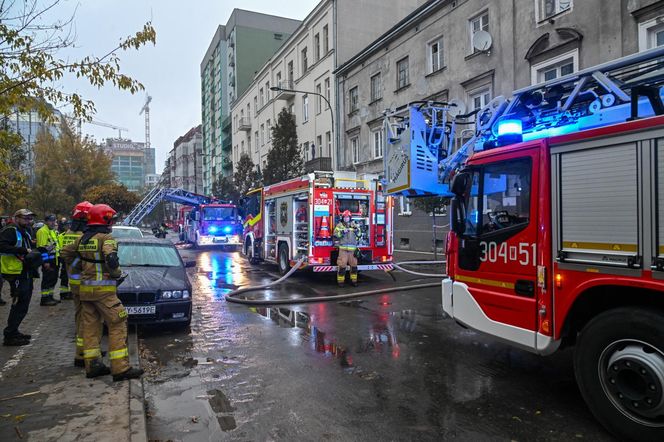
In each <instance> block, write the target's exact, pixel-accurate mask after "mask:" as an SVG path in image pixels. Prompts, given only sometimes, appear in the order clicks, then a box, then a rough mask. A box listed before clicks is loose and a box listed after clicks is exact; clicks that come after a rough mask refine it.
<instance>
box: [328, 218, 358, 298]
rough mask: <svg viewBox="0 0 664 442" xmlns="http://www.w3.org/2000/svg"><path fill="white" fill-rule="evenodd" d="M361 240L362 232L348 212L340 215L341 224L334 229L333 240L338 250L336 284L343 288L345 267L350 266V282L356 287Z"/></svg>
mask: <svg viewBox="0 0 664 442" xmlns="http://www.w3.org/2000/svg"><path fill="white" fill-rule="evenodd" d="M361 238H362V231H361V230H360V228H359V227H358V226H357V224H355V223H354V222H353V218H352V215H351V213H350V211H349V210H345V211H344V212H343V213H342V214H341V222H340V223H337V225H336V226H335V228H334V239H335V240H336V242H337V246H338V248H339V258H338V259H337V266H338V269H337V283H338V284H339V287H343V286H344V285H345V282H346V266H350V282H351V284H353V286H357V257H356V256H355V253H356V251H357V250H358V248H357V247H358V244H359V242H360V239H361Z"/></svg>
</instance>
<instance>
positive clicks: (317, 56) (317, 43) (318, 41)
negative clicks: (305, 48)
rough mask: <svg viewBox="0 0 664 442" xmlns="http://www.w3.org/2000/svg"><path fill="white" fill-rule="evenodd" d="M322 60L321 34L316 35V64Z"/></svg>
mask: <svg viewBox="0 0 664 442" xmlns="http://www.w3.org/2000/svg"><path fill="white" fill-rule="evenodd" d="M318 60H320V34H316V35H314V63H316V62H318Z"/></svg>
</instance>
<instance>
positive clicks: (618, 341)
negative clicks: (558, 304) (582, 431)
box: [574, 307, 664, 440]
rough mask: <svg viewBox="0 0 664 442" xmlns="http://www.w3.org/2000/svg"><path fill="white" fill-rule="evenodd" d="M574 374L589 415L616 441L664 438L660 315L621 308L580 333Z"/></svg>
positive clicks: (663, 342) (663, 317) (663, 332)
mask: <svg viewBox="0 0 664 442" xmlns="http://www.w3.org/2000/svg"><path fill="white" fill-rule="evenodd" d="M574 374H575V376H576V381H577V384H578V385H579V390H581V395H582V396H583V398H584V400H585V401H586V404H588V407H589V408H590V411H591V412H592V413H593V415H595V417H596V418H597V420H599V421H600V422H601V423H602V425H604V427H606V428H607V429H608V430H609V431H610V432H611V433H613V434H614V435H616V436H617V437H618V438H619V439H620V440H664V313H663V312H662V311H660V310H657V309H650V310H646V309H645V308H639V307H631V308H630V307H625V308H617V309H614V310H609V311H607V312H604V313H602V314H600V315H599V316H597V317H595V318H594V319H592V320H591V321H590V322H589V323H588V324H587V325H586V326H585V327H584V328H583V330H581V333H580V334H579V337H578V340H577V345H576V348H575V351H574Z"/></svg>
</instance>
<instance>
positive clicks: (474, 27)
mask: <svg viewBox="0 0 664 442" xmlns="http://www.w3.org/2000/svg"><path fill="white" fill-rule="evenodd" d="M468 27H469V30H470V47H471V48H472V52H473V53H475V52H478V50H477V49H475V47H474V46H473V37H474V36H475V33H476V32H477V31H487V32H488V31H489V11H484V12H482V13H481V14H480V15H478V16H476V17H474V18H471V19H470V20H469V21H468Z"/></svg>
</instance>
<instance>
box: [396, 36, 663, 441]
mask: <svg viewBox="0 0 664 442" xmlns="http://www.w3.org/2000/svg"><path fill="white" fill-rule="evenodd" d="M663 86H664V50H662V49H655V50H652V51H648V52H644V53H640V54H636V55H632V56H629V57H625V58H623V59H619V60H615V61H612V62H608V63H606V64H603V65H600V66H597V67H594V68H589V69H586V70H583V71H579V72H577V73H574V74H570V75H568V76H565V77H562V78H560V79H557V80H554V81H551V82H548V83H544V84H539V85H536V86H532V87H529V88H525V89H522V90H519V91H516V92H515V93H514V96H513V97H512V98H511V99H510V100H505V99H502V98H497V99H495V100H494V101H493V102H492V103H490V105H489V106H488V107H487V108H485V109H483V110H482V111H480V113H479V114H478V115H477V117H476V131H475V134H474V136H473V137H472V139H471V140H470V141H468V142H467V143H466V144H464V145H463V146H462V147H461V148H460V149H459V150H458V151H456V152H454V153H453V154H451V155H447V152H453V151H454V149H448V147H449V146H452V144H445V143H444V142H443V143H437V146H434V147H435V148H431V145H430V144H429V146H428V147H429V148H428V149H427V152H426V154H427V155H429V158H430V159H431V162H432V163H434V164H435V162H436V161H437V162H438V165H439V167H438V168H437V170H436V174H437V175H438V176H434V175H430V176H429V182H430V185H428V186H427V185H426V182H427V179H426V177H424V176H423V175H424V171H423V170H421V169H417V166H416V165H413V167H412V168H411V169H410V170H409V174H412V176H413V177H414V178H413V180H412V181H411V179H410V177H409V178H407V180H408V181H409V183H407V184H406V188H407V189H408V191H410V192H411V194H412V193H416V194H427V193H433V194H447V195H450V196H452V197H453V200H452V207H451V210H450V214H451V227H452V232H451V233H450V234H449V236H448V242H447V274H448V278H447V279H445V280H444V281H443V285H442V303H443V309H444V311H445V312H446V313H447V314H448V315H449V316H451V317H452V318H454V319H455V320H456V321H457V322H459V323H461V324H463V325H464V326H466V327H469V328H473V329H475V330H478V331H481V332H484V333H487V334H489V335H493V336H495V337H497V338H499V339H501V340H502V341H505V342H507V343H510V344H513V345H515V346H518V347H520V348H522V349H525V350H528V351H531V352H535V353H539V354H542V355H548V354H551V353H553V352H555V351H557V350H559V349H561V348H564V347H567V346H570V345H575V356H574V370H575V374H576V379H577V382H578V385H579V389H580V391H581V394H582V396H583V397H584V399H585V401H586V403H587V404H588V406H589V408H590V410H591V411H592V412H593V414H594V415H595V416H596V418H597V419H598V420H599V421H600V422H601V423H602V424H603V425H604V426H605V427H606V428H607V429H609V430H610V431H611V432H613V433H614V434H615V435H617V436H618V437H619V438H620V439H624V440H664V104H663V102H662V97H664V89H663ZM436 107H437V106H427V105H421V104H420V105H418V106H414V108H413V109H412V110H411V118H410V122H412V123H413V124H414V125H418V124H421V122H422V120H427V119H426V118H424V119H421V118H420V117H421V115H420V114H422V113H424V114H428V113H431V112H434V113H438V115H442V112H444V111H445V110H446V109H442V110H441V109H440V107H443V106H442V105H440V106H438V107H439V108H438V109H437V108H436ZM447 110H449V109H447ZM425 116H426V115H425ZM463 117H464V118H469V116H467V115H466V116H463ZM457 118H458V117H457ZM407 120H408V119H406V123H403V122H400V121H397V120H394V119H392V120H390V119H389V118H388V119H387V120H386V125H387V128H388V130H389V133H390V138H389V140H388V142H389V143H391V144H392V147H398V145H400V144H401V145H402V146H406V147H407V148H408V149H410V146H408V144H410V142H411V141H412V140H411V139H409V137H412V138H413V139H414V138H416V137H417V136H418V135H417V134H416V133H415V132H416V131H417V133H420V134H424V137H426V136H427V134H431V133H432V132H435V131H436V130H437V129H438V130H439V129H440V128H436V127H432V126H431V123H430V122H431V121H432V120H431V119H428V120H427V123H426V124H427V125H426V126H423V127H415V128H413V127H411V129H414V130H413V131H412V132H411V131H409V130H405V131H404V130H401V131H400V132H398V133H397V131H396V130H395V128H397V126H399V125H401V127H402V129H403V128H404V125H406V124H408V121H407ZM450 121H451V120H450V119H448V120H447V122H445V121H439V122H438V123H439V124H441V125H442V127H445V126H447V127H448V128H449V127H451V125H450V124H449V123H450ZM431 139H434V140H436V141H438V138H436V137H433V138H431ZM448 141H449V140H448ZM412 144H413V146H412V149H411V150H408V149H406V152H407V155H409V156H410V157H409V158H407V159H408V160H410V159H411V158H413V152H416V150H417V149H418V148H420V150H421V147H422V143H417V142H415V143H412ZM416 144H417V146H416ZM441 146H442V148H441ZM391 152H392V155H391V157H390V149H388V155H387V158H386V177H388V178H389V177H394V178H396V177H397V176H398V175H399V174H398V173H396V169H395V167H396V166H398V165H399V164H405V166H404V167H406V168H408V167H410V163H408V162H407V161H400V160H399V157H398V152H397V151H396V150H395V149H392V151H391ZM389 162H391V165H392V166H390V164H388V163H389ZM390 167H391V168H392V170H393V172H394V173H393V174H390ZM450 175H452V176H453V178H452V180H451V183H450V184H449V188H447V184H446V182H447V183H449V181H446V180H447V179H448V178H449V177H450ZM412 183H419V184H417V187H415V186H413V185H412ZM390 187H394V186H390V183H388V189H389V188H390ZM447 189H449V192H448V190H447ZM398 192H400V191H398ZM398 192H393V193H398Z"/></svg>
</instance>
